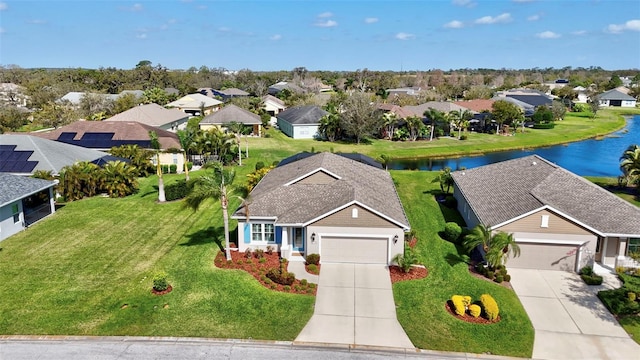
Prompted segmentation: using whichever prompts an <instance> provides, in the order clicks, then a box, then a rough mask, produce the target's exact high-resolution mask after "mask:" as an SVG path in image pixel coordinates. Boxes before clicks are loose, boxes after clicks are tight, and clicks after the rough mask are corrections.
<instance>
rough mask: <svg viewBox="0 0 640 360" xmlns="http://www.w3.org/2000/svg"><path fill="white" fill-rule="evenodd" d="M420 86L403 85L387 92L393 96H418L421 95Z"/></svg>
mask: <svg viewBox="0 0 640 360" xmlns="http://www.w3.org/2000/svg"><path fill="white" fill-rule="evenodd" d="M420 90H421V88H420V87H403V88H396V89H387V93H388V94H389V96H390V97H392V96H401V95H403V96H418V95H420Z"/></svg>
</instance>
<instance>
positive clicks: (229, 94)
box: [205, 88, 249, 101]
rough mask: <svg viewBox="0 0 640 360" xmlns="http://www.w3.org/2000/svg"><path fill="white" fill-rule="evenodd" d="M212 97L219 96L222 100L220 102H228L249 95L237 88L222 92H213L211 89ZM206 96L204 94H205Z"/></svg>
mask: <svg viewBox="0 0 640 360" xmlns="http://www.w3.org/2000/svg"><path fill="white" fill-rule="evenodd" d="M212 92H213V95H214V96H219V97H221V98H222V100H225V101H226V100H229V99H232V98H234V97H247V96H249V93H248V92H246V91H244V90H240V89H237V88H229V89H224V90H215V89H212ZM205 95H206V94H205Z"/></svg>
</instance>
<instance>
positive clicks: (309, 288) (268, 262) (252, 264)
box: [214, 251, 318, 295]
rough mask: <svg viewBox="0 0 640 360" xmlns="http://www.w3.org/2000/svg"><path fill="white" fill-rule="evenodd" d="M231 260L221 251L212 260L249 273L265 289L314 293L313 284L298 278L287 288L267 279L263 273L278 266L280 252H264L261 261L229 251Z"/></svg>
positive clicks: (314, 287)
mask: <svg viewBox="0 0 640 360" xmlns="http://www.w3.org/2000/svg"><path fill="white" fill-rule="evenodd" d="M231 259H232V260H231V261H227V260H226V258H225V253H224V252H223V251H220V252H218V255H217V256H216V258H215V260H214V264H215V265H216V266H217V267H218V268H220V269H236V270H243V271H246V272H248V273H249V274H251V275H252V276H253V277H254V278H255V279H256V280H258V282H260V283H261V284H262V286H264V287H266V288H267V289H271V290H275V291H280V292H286V293H290V294H306V295H315V294H316V291H317V289H318V287H317V286H315V284H311V283H308V284H307V285H303V284H302V283H301V282H300V280H298V279H296V280H295V281H294V282H293V284H291V285H290V287H289V290H285V287H284V285H280V284H276V283H274V282H272V281H270V280H268V279H267V281H265V280H264V279H265V278H266V277H265V276H264V275H265V274H266V273H267V271H269V270H270V269H278V268H279V267H280V254H279V253H276V252H273V253H271V254H267V253H265V254H264V258H263V259H265V260H264V261H263V262H260V259H257V258H255V257H251V258H246V257H245V253H244V252H239V251H232V252H231Z"/></svg>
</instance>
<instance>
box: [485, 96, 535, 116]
mask: <svg viewBox="0 0 640 360" xmlns="http://www.w3.org/2000/svg"><path fill="white" fill-rule="evenodd" d="M491 100H493V101H494V102H496V101H500V100H504V101H508V102H510V103H512V104H515V105H517V106H518V107H519V108H520V109H521V110H522V112H523V113H524V116H525V117H532V116H533V114H534V113H535V112H536V107H535V106H533V105H531V104H529V103H526V102H524V101H520V100H518V99H516V98H513V97H510V96H494V97H493V98H492V99H491Z"/></svg>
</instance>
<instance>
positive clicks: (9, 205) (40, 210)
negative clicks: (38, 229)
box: [0, 173, 58, 241]
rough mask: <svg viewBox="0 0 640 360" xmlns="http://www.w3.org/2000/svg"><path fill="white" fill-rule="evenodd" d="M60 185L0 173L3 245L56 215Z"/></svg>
mask: <svg viewBox="0 0 640 360" xmlns="http://www.w3.org/2000/svg"><path fill="white" fill-rule="evenodd" d="M57 183H58V182H57V181H49V180H42V179H33V178H30V177H25V176H18V175H11V174H5V173H0V241H2V240H4V239H6V238H8V237H9V236H11V235H13V234H16V233H18V232H20V231H22V230H24V229H26V228H27V227H28V226H30V225H32V224H33V223H35V222H37V221H38V220H40V219H43V218H44V217H46V216H48V215H50V214H53V213H54V212H55V211H56V207H55V203H54V197H53V187H54V186H55V185H56V184H57Z"/></svg>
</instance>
